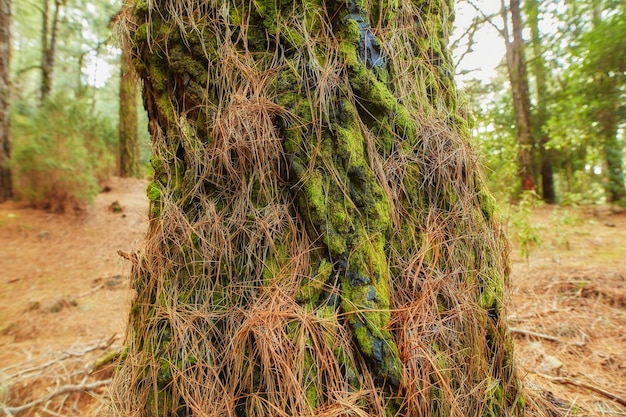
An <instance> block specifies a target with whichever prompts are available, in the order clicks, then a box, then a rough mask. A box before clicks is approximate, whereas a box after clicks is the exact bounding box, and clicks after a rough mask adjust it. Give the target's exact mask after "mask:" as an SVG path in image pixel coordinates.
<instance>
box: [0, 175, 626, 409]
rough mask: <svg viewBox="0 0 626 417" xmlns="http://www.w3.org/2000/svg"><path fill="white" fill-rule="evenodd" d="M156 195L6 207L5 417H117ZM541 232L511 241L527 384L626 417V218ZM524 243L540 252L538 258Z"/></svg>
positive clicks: (0, 219) (585, 217)
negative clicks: (52, 208) (132, 287)
mask: <svg viewBox="0 0 626 417" xmlns="http://www.w3.org/2000/svg"><path fill="white" fill-rule="evenodd" d="M146 185H147V182H145V181H140V180H130V179H126V180H121V179H118V178H113V179H111V180H110V181H109V184H108V186H109V188H110V191H109V192H106V193H102V194H100V195H99V196H98V197H97V198H96V201H95V203H94V204H93V205H92V206H91V207H90V208H89V209H88V210H87V212H86V213H83V214H82V215H76V214H65V215H59V214H50V213H46V212H43V211H38V210H33V209H30V208H28V207H25V206H23V205H21V204H18V203H14V202H9V203H4V204H0V416H1V415H3V414H6V415H7V416H11V415H14V416H20V417H21V416H26V417H30V416H42V417H43V416H68V417H69V416H85V417H87V416H98V415H103V414H104V409H105V401H103V400H104V399H106V397H107V388H106V387H107V383H108V380H109V378H110V377H111V372H112V371H111V366H110V365H108V366H104V367H102V368H98V366H97V360H98V359H101V358H103V357H104V356H103V355H105V354H107V353H109V352H114V351H116V349H119V348H120V346H121V344H122V342H123V337H124V327H125V323H126V319H127V312H128V307H129V303H130V296H131V295H130V291H129V286H128V273H129V267H128V265H127V262H126V261H125V260H124V259H123V258H122V257H120V256H119V255H118V253H117V252H118V251H123V252H128V251H131V250H133V249H134V248H137V247H139V245H140V244H141V240H142V237H143V235H144V234H145V232H146V228H147V224H146V213H147V199H146V198H145V188H146ZM114 202H118V203H119V205H120V206H121V208H122V212H121V213H116V212H114V211H113V210H112V204H113V203H114ZM518 216H519V215H518ZM527 220H529V221H528V222H527V224H526V227H524V228H519V227H517V228H513V227H511V228H510V230H509V234H510V236H511V237H512V240H513V248H512V252H511V260H512V262H511V264H512V276H511V291H510V300H509V305H510V308H509V312H508V315H509V320H510V325H511V327H512V330H513V334H514V338H515V341H516V356H517V361H518V365H519V367H520V369H521V371H522V375H523V376H524V378H525V384H526V385H527V386H528V387H530V388H531V389H542V390H543V391H545V392H549V393H550V394H549V395H550V396H551V398H552V399H553V401H555V402H558V401H562V402H563V406H564V407H565V409H566V410H567V415H571V416H626V405H624V404H622V405H620V403H619V401H620V399H621V401H624V398H626V232H625V230H626V213H624V212H622V213H616V212H613V211H611V210H610V209H609V208H606V207H578V208H572V207H570V208H555V207H549V206H543V207H540V208H535V209H533V210H532V212H531V213H530V214H528V216H527ZM538 240H540V241H541V242H540V243H539V242H537V241H538ZM516 242H517V243H516ZM520 242H521V243H523V242H529V243H532V242H535V243H534V247H532V248H530V249H528V250H526V253H525V254H524V255H527V256H522V253H521V251H520V245H519V243H520ZM612 396H613V397H615V398H611V397H612ZM3 412H4V413H3Z"/></svg>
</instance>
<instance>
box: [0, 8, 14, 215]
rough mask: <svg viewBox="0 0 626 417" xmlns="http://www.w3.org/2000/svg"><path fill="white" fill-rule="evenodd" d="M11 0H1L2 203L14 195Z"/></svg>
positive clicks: (0, 191) (0, 164) (0, 157)
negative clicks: (10, 63) (10, 105)
mask: <svg viewBox="0 0 626 417" xmlns="http://www.w3.org/2000/svg"><path fill="white" fill-rule="evenodd" d="M10 28H11V0H0V203H1V202H3V201H6V200H8V199H9V198H11V197H12V195H13V185H12V181H11V169H10V168H9V167H8V165H7V164H8V162H9V158H10V157H11V142H10V139H9V94H10V90H11V89H10V80H9V62H10V59H11V30H10Z"/></svg>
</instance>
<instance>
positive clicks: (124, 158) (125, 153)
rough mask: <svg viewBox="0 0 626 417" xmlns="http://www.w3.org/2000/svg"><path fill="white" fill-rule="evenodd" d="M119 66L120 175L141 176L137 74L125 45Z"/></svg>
mask: <svg viewBox="0 0 626 417" xmlns="http://www.w3.org/2000/svg"><path fill="white" fill-rule="evenodd" d="M125 7H128V6H125ZM120 67H121V70H120V108H119V119H120V122H119V123H120V124H119V141H120V147H119V149H120V176H122V177H135V178H141V177H142V173H141V159H140V156H141V151H140V149H139V132H138V131H137V118H138V115H137V75H136V74H135V69H134V68H133V62H132V58H131V53H130V51H129V50H128V46H127V45H123V46H122V57H121V62H120Z"/></svg>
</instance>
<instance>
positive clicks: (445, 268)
mask: <svg viewBox="0 0 626 417" xmlns="http://www.w3.org/2000/svg"><path fill="white" fill-rule="evenodd" d="M451 15H452V2H451V1H443V0H415V1H400V2H386V1H382V2H371V3H370V2H356V1H353V0H348V1H347V2H345V1H337V0H327V1H325V2H319V1H316V0H314V1H310V2H294V1H291V0H282V1H275V0H257V1H245V0H241V1H237V0H235V1H232V2H227V1H218V0H214V1H210V2H199V1H194V0H178V1H177V0H173V1H169V2H162V1H152V2H148V1H145V0H138V1H135V2H134V8H133V9H132V10H130V11H129V12H128V13H127V14H126V15H125V16H123V25H122V26H123V27H125V28H126V29H127V31H126V36H127V37H128V41H129V43H130V44H131V45H132V50H133V54H134V58H133V59H134V63H135V67H136V69H137V71H138V74H139V76H140V78H141V79H142V80H143V99H144V105H145V107H146V109H147V111H148V115H149V118H150V123H149V128H150V133H151V136H152V141H153V153H154V154H153V157H152V165H153V167H154V180H153V181H152V182H151V184H150V185H149V187H148V197H149V198H150V200H151V204H150V226H149V231H148V235H147V237H146V242H145V246H144V249H143V250H142V251H141V252H138V253H134V254H130V255H128V257H129V259H131V260H132V261H133V271H132V278H131V280H132V286H133V288H134V290H135V291H136V297H135V299H134V300H133V305H132V308H131V313H130V320H129V329H128V336H127V353H126V354H125V356H124V359H123V360H122V362H121V364H120V368H119V370H118V372H117V374H116V377H115V382H114V387H113V397H114V404H115V410H116V414H117V415H120V416H131V415H132V416H227V415H228V416H270V415H271V416H305V415H308V416H313V415H315V416H343V415H361V416H386V415H398V416H505V415H507V416H508V415H521V414H522V413H523V412H524V405H523V404H524V401H523V400H522V392H521V387H520V382H519V380H518V378H517V376H516V372H515V369H514V364H513V347H512V341H511V339H510V336H509V335H508V333H507V329H506V324H505V315H504V310H503V298H504V296H503V291H504V290H505V287H506V281H507V276H508V265H507V250H508V249H507V246H506V243H505V239H504V238H503V236H502V234H501V232H500V229H499V227H498V223H497V220H496V219H495V217H494V202H493V199H492V198H491V196H490V195H489V194H488V193H487V192H486V190H485V188H484V186H483V183H482V179H481V177H480V174H479V168H478V164H477V161H476V156H475V155H474V153H473V152H472V151H471V149H470V148H469V146H468V137H469V126H468V123H467V120H466V116H465V115H464V112H463V109H462V106H460V105H459V99H458V97H457V94H456V90H455V86H454V82H453V79H452V74H453V73H454V71H453V68H452V63H451V58H450V55H449V52H448V50H447V42H448V34H449V32H450V26H451ZM536 415H538V414H536Z"/></svg>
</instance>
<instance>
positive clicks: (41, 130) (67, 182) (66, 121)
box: [11, 95, 117, 211]
mask: <svg viewBox="0 0 626 417" xmlns="http://www.w3.org/2000/svg"><path fill="white" fill-rule="evenodd" d="M11 135H12V137H13V158H12V161H11V164H12V166H13V169H14V172H15V183H16V185H17V187H16V189H17V193H18V197H21V198H23V199H26V200H28V201H30V202H31V203H32V204H33V205H34V206H36V207H40V208H45V209H49V210H53V211H64V210H67V209H80V208H82V207H83V206H84V205H85V204H87V203H90V202H91V201H92V200H93V198H94V197H95V196H96V194H97V193H98V191H99V189H100V186H99V182H100V181H102V180H104V179H105V178H106V177H108V176H109V175H111V174H112V172H113V170H114V168H115V157H114V151H115V146H116V143H114V139H115V138H116V137H117V136H116V134H115V130H114V129H113V126H112V125H111V123H110V121H109V120H107V119H104V118H100V117H97V116H93V115H92V114H90V111H89V107H88V106H86V105H85V104H84V103H81V102H80V101H76V100H73V99H71V98H69V97H67V96H64V95H59V96H56V97H54V98H52V99H51V100H49V101H47V102H46V103H44V104H43V106H42V107H41V108H39V109H36V110H33V109H32V108H29V107H27V106H20V105H19V104H18V105H16V106H14V108H13V114H12V132H11Z"/></svg>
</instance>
